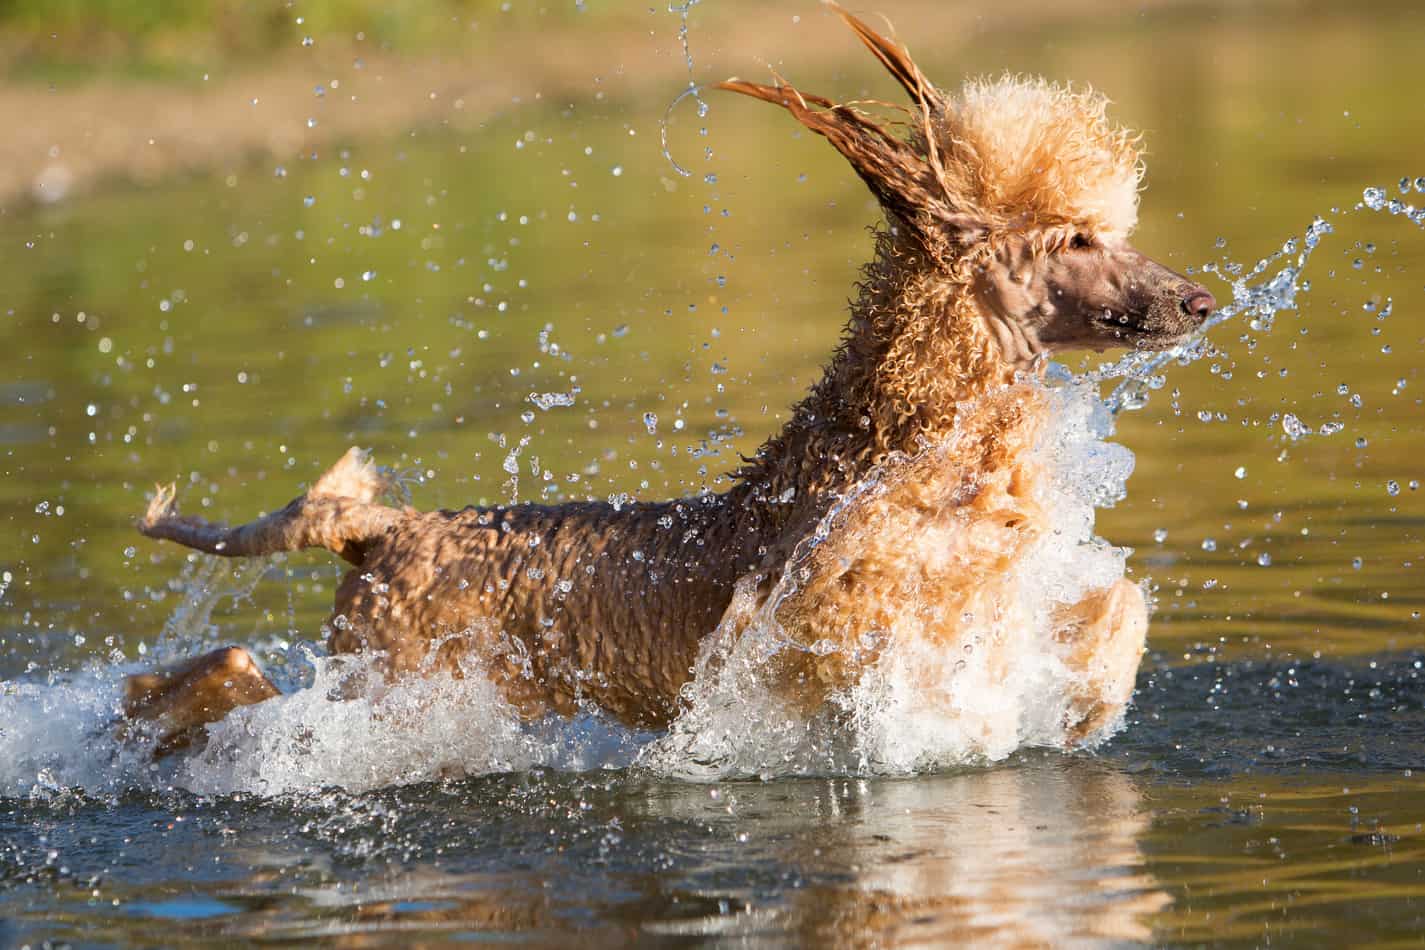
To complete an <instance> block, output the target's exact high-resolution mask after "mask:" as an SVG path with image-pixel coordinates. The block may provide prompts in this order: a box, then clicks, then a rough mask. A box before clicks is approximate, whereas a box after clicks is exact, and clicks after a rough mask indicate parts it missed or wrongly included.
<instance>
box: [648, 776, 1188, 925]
mask: <svg viewBox="0 0 1425 950" xmlns="http://www.w3.org/2000/svg"><path fill="white" fill-rule="evenodd" d="M723 797H725V798H726V800H727V804H726V805H725V806H724V807H725V808H726V809H727V810H728V812H729V813H730V814H736V815H741V816H744V817H746V816H757V817H760V819H761V820H759V821H758V822H757V824H756V826H755V833H756V834H757V835H759V836H761V837H763V838H764V839H765V840H767V841H770V842H772V844H771V845H770V847H769V850H770V851H772V852H773V855H771V856H773V857H774V859H775V862H776V863H777V864H785V865H787V866H790V867H795V868H799V869H801V873H802V874H804V875H805V880H806V886H805V887H804V888H802V889H799V890H797V891H794V892H792V894H791V895H790V897H789V899H788V902H787V904H786V905H785V906H783V907H780V908H778V909H777V910H776V911H775V912H773V913H770V914H769V913H768V912H767V911H766V909H762V910H761V911H759V910H757V909H756V908H755V905H750V906H749V907H748V908H747V909H746V910H745V912H744V913H742V914H738V915H733V916H731V917H729V916H726V915H723V914H718V915H709V916H706V917H703V918H699V919H695V920H684V921H678V922H662V923H657V924H650V925H649V927H650V929H652V930H654V931H656V932H659V933H677V934H698V935H719V936H732V935H738V936H749V935H754V934H757V933H766V932H768V931H769V930H772V931H775V932H779V933H784V934H795V935H797V937H798V938H800V939H803V940H805V941H807V942H808V944H809V945H842V946H845V945H863V944H881V943H885V944H888V945H905V944H924V945H942V946H944V945H953V944H956V943H962V942H965V941H974V942H976V943H977V944H981V945H984V944H991V945H994V944H1004V945H1015V946H1021V945H1025V944H1041V945H1050V946H1058V945H1063V944H1064V943H1065V942H1069V941H1094V940H1145V939H1147V938H1148V937H1149V936H1151V930H1150V928H1149V925H1148V924H1147V923H1146V920H1145V918H1146V917H1147V915H1149V914H1151V913H1153V912H1154V911H1157V910H1159V909H1161V908H1162V907H1164V906H1165V905H1167V904H1168V903H1170V898H1169V897H1168V896H1167V895H1166V894H1165V893H1164V892H1163V891H1162V890H1160V889H1158V887H1157V886H1156V884H1155V882H1154V880H1153V878H1152V876H1151V875H1150V874H1149V873H1148V872H1147V870H1146V869H1145V866H1144V865H1145V859H1144V856H1143V855H1142V853H1141V852H1140V851H1139V848H1138V844H1137V841H1138V838H1139V836H1140V835H1142V834H1144V833H1145V832H1146V831H1147V829H1148V824H1149V819H1148V817H1147V816H1146V814H1145V813H1144V812H1143V810H1142V808H1141V800H1140V795H1139V792H1138V790H1137V789H1136V788H1135V787H1134V785H1133V783H1132V781H1131V780H1129V779H1128V778H1126V777H1125V776H1123V775H1122V774H1120V773H1117V772H1113V771H1109V770H1107V769H1104V768H1102V767H1101V766H1099V765H1096V764H1093V763H1089V762H1086V761H1079V760H1068V761H1063V760H1057V761H1056V760H1051V759H1046V760H1043V761H1040V762H1033V763H1028V764H1023V765H1018V766H1015V767H1010V768H1001V769H995V770H992V771H983V772H968V773H964V774H958V775H943V776H937V777H932V778H919V779H914V780H896V781H875V782H867V781H855V780H843V779H835V780H828V781H824V782H817V783H806V784H802V785H798V786H795V791H794V792H793V793H792V795H791V796H789V794H788V787H787V786H786V785H782V784H771V785H755V786H732V787H730V788H729V789H726V790H725V791H724V792H723ZM789 797H792V798H793V799H794V800H792V801H788V800H787V799H788V798H789ZM665 802H666V803H667V807H668V808H669V809H670V810H671V811H673V812H675V813H676V812H678V811H679V810H683V809H687V810H690V811H692V812H693V813H697V812H699V811H701V810H703V809H706V808H708V807H709V806H708V802H709V796H708V794H707V792H706V791H704V790H698V789H692V788H689V789H687V790H686V793H685V794H683V795H679V796H677V797H676V798H674V799H673V800H672V801H667V800H665ZM714 804H716V800H714ZM709 896H712V895H709Z"/></svg>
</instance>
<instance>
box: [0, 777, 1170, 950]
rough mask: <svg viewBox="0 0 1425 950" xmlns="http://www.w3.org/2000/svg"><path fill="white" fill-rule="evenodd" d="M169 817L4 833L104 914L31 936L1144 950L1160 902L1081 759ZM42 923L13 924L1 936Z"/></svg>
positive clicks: (59, 917) (506, 789)
mask: <svg viewBox="0 0 1425 950" xmlns="http://www.w3.org/2000/svg"><path fill="white" fill-rule="evenodd" d="M185 801H186V802H187V803H188V804H187V805H185V804H184V801H179V800H167V801H157V800H151V801H150V802H149V803H148V804H147V805H145V804H143V803H141V802H137V801H132V802H129V803H128V805H127V806H126V808H127V810H128V812H129V813H130V815H131V817H133V818H134V821H135V824H134V825H128V826H127V828H126V824H127V823H124V822H120V823H117V824H116V823H114V822H113V821H112V814H113V812H112V811H111V810H110V808H109V806H105V805H101V804H95V805H80V804H78V803H72V805H71V806H64V807H65V809H68V808H70V807H73V808H74V811H75V812H76V814H72V815H71V816H70V817H69V821H68V822H67V826H68V827H71V828H74V829H76V831H75V833H76V835H77V836H76V837H74V838H73V839H72V840H71V839H70V838H69V836H68V834H67V833H66V834H57V835H53V836H49V837H48V838H47V840H46V841H44V842H43V843H41V842H39V840H38V839H35V840H34V841H33V842H30V843H28V844H27V843H25V842H24V841H21V840H19V839H26V838H30V837H32V834H31V832H30V831H29V830H27V829H21V830H20V834H19V837H18V839H17V842H18V843H17V846H16V855H14V856H12V857H20V856H22V853H24V852H27V851H28V852H29V853H30V857H31V858H32V859H33V860H32V865H38V864H40V863H42V862H43V861H45V860H47V859H46V858H45V855H47V854H48V853H49V852H50V851H54V852H56V854H57V857H54V858H52V859H48V860H51V862H52V865H64V866H65V868H66V871H65V873H66V874H67V875H70V876H72V877H73V878H74V879H76V880H86V879H88V878H89V876H90V875H94V876H96V877H100V876H102V878H103V882H102V883H101V884H100V885H99V889H100V894H101V896H102V898H103V899H102V900H101V901H99V902H97V903H96V902H94V901H93V900H92V899H91V895H90V889H89V888H88V887H85V888H80V889H76V890H74V891H73V893H72V894H71V896H69V897H67V898H65V899H64V901H62V904H63V905H64V906H61V907H60V908H58V909H56V908H54V907H51V908H50V909H49V911H48V914H47V917H46V919H47V921H48V923H47V925H46V926H47V928H48V929H47V930H46V931H45V933H46V934H47V935H50V936H54V937H67V938H75V937H79V936H80V935H81V934H82V935H83V936H84V937H85V938H87V939H89V940H98V939H104V938H106V937H107V938H109V939H116V940H121V941H125V942H132V943H137V944H140V945H143V944H145V943H147V942H148V941H149V939H150V938H149V937H148V936H147V935H148V934H151V933H152V932H153V930H154V926H155V923H156V922H161V925H162V929H163V932H164V933H165V934H167V935H168V936H169V937H170V938H173V939H177V938H178V937H183V938H188V939H197V938H205V939H212V940H228V941H231V940H251V939H262V940H310V939H318V938H320V939H322V940H323V941H324V943H330V944H331V945H335V946H365V945H370V944H371V943H373V942H380V940H381V937H382V935H383V934H385V935H386V936H387V937H389V935H390V932H393V931H394V932H399V933H400V934H401V939H402V940H403V942H404V943H405V945H409V946H421V945H431V944H435V943H442V942H445V941H448V940H450V939H451V938H452V937H455V936H459V935H467V936H470V935H480V936H482V937H485V938H494V937H499V936H501V935H505V936H513V935H520V936H522V937H526V938H528V937H534V938H536V939H539V940H546V939H547V940H550V941H552V942H555V943H562V942H567V941H568V940H571V939H575V938H576V937H577V938H579V939H589V940H594V941H596V942H598V943H601V944H602V943H628V942H631V941H635V940H645V941H646V940H649V939H652V940H675V941H682V940H689V939H691V940H706V939H716V940H724V939H731V940H734V941H753V942H762V941H771V942H776V943H783V942H787V941H788V940H790V941H793V942H798V943H805V944H807V945H813V946H818V945H829V946H866V945H906V944H912V945H914V944H921V945H928V946H945V945H954V944H959V943H964V942H967V941H973V942H975V943H976V944H978V945H1014V946H1023V945H1051V946H1058V945H1064V944H1075V943H1076V944H1096V943H1112V942H1121V941H1126V940H1128V941H1131V940H1147V939H1149V938H1150V937H1151V936H1152V934H1153V931H1152V925H1151V923H1150V917H1151V915H1153V914H1154V913H1155V912H1159V911H1162V910H1164V909H1165V908H1167V907H1168V906H1169V905H1170V904H1171V899H1170V898H1169V896H1168V895H1167V894H1166V893H1165V892H1164V890H1163V889H1162V888H1161V887H1160V885H1159V884H1158V883H1157V881H1156V880H1155V879H1154V877H1153V875H1152V874H1151V873H1150V872H1149V871H1148V869H1147V866H1146V864H1147V860H1148V859H1147V857H1146V856H1145V853H1144V850H1143V849H1142V848H1140V841H1141V840H1143V839H1145V838H1146V837H1147V836H1148V835H1149V834H1150V833H1151V828H1150V824H1151V822H1150V818H1149V816H1148V814H1147V812H1146V811H1145V810H1144V808H1143V805H1142V801H1141V795H1140V792H1139V790H1138V788H1137V787H1136V786H1135V784H1134V781H1133V780H1131V779H1129V778H1128V777H1126V776H1125V775H1123V774H1122V773H1119V772H1115V771H1112V770H1110V769H1109V768H1107V767H1105V766H1104V764H1103V763H1102V762H1101V761H1097V760H1092V759H1087V758H1070V759H1066V758H1062V757H1056V756H1050V755H1045V756H1042V757H1030V758H1021V759H1020V760H1018V761H1017V762H1016V764H1014V765H1012V766H1007V767H1002V768H997V769H994V770H990V771H978V772H966V773H963V774H949V775H940V776H927V777H921V778H917V779H903V780H902V779H895V780H855V779H831V780H811V779H807V780H786V781H778V782H767V783H761V782H746V783H728V784H723V785H719V786H706V785H690V784H684V783H676V782H667V781H664V780H658V779H654V778H652V777H648V776H645V775H642V774H640V773H633V772H621V773H603V774H601V773H597V772H592V773H584V774H582V775H570V774H568V773H556V772H535V773H522V774H510V775H503V776H487V777H484V778H479V779H471V780H468V781H464V782H459V783H450V784H441V785H416V786H408V787H405V788H401V789H393V790H390V791H387V792H382V793H373V794H367V795H363V796H355V797H354V796H348V795H345V794H342V793H321V794H314V795H310V796H306V797H302V798H289V799H286V800H274V799H266V800H260V799H250V800H242V799H226V800H211V799H210V800H201V799H185ZM204 801H206V802H208V804H203V802H204ZM191 806H196V807H191ZM145 809H149V810H148V811H147V812H146V814H148V815H149V816H151V817H152V818H153V821H152V822H151V824H152V826H153V827H152V828H149V829H148V831H147V832H146V834H144V835H139V836H130V837H129V839H128V840H129V842H130V843H129V844H127V845H125V851H126V853H125V854H124V856H123V857H122V858H120V859H118V860H112V861H111V860H106V859H103V858H102V857H101V856H103V855H106V854H107V855H110V856H113V855H114V854H115V853H116V851H117V850H118V848H117V845H118V840H119V838H120V837H121V836H122V835H124V834H125V833H126V831H127V830H129V829H131V828H132V827H134V826H136V825H143V826H147V825H148V824H150V822H148V821H147V820H146V819H140V818H138V813H139V812H143V811H144V810H145ZM175 811H176V812H179V813H185V812H186V819H187V820H185V821H174V820H172V817H171V816H172V814H173V812H175ZM497 815H498V816H500V818H499V819H498V820H495V819H493V817H492V816H497ZM165 816H168V817H167V820H165ZM11 830H12V829H11V828H10V827H9V826H8V825H7V824H6V822H5V821H4V820H3V819H0V832H4V833H5V834H6V835H8V834H9V833H10V831H11ZM31 845H32V846H33V847H32V848H31ZM214 854H216V855H219V856H220V861H219V862H217V863H214V862H213V855H214ZM16 863H17V862H15V861H10V860H7V861H4V862H0V864H7V865H10V866H11V869H12V870H13V869H14V866H15V864H16ZM180 868H183V870H179V869H180ZM226 868H231V869H232V871H233V872H235V873H234V875H233V876H230V877H226V878H224V877H223V870H224V869H226ZM6 880H8V881H9V883H10V885H11V886H21V882H20V878H19V877H18V876H16V875H11V874H9V873H8V872H6V873H4V874H0V882H3V881H6ZM109 881H112V882H114V883H107V882H109ZM34 883H36V884H39V885H40V886H45V887H47V886H48V885H47V884H43V883H42V882H40V881H38V880H36V881H35V882H34ZM65 893H70V892H68V891H66V892H65ZM11 906H14V905H13V904H12V905H11ZM57 910H58V912H56V911H57ZM65 920H69V921H72V922H73V926H74V929H73V931H72V932H71V931H68V930H66V929H65V928H64V926H63V925H62V924H59V925H57V924H56V923H55V922H56V921H61V922H62V921H65ZM40 925H41V921H40V920H39V919H38V918H36V919H33V920H30V921H24V920H23V919H22V920H20V921H19V922H18V924H17V929H16V930H14V931H13V932H12V933H11V934H9V936H11V937H16V938H18V937H20V936H26V935H28V934H30V933H32V931H31V930H29V929H26V928H31V927H38V926H40ZM56 927H58V929H56ZM0 936H5V935H4V934H3V933H0Z"/></svg>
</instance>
